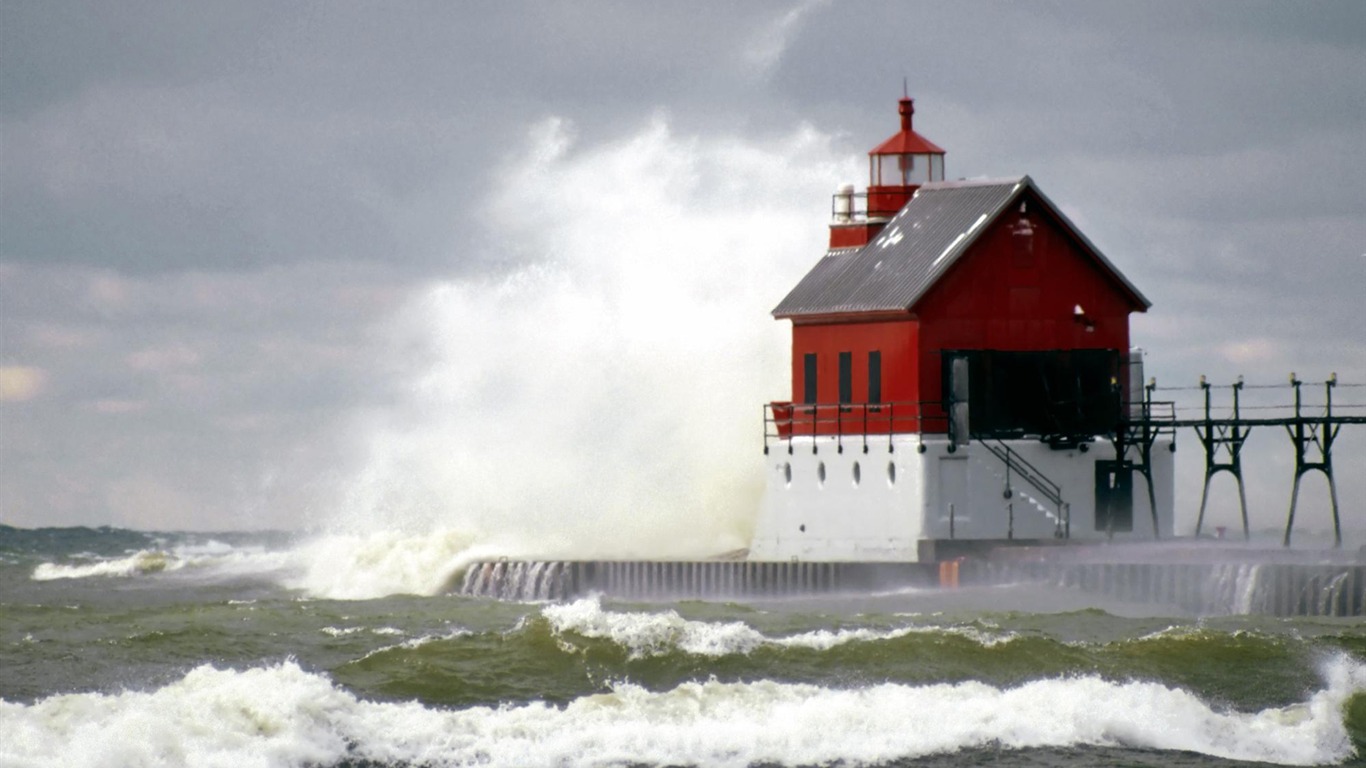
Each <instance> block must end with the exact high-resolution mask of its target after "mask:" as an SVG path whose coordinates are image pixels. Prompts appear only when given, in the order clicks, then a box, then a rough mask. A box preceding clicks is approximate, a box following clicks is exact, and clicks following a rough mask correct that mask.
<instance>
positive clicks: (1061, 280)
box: [915, 205, 1137, 400]
mask: <svg viewBox="0 0 1366 768" xmlns="http://www.w3.org/2000/svg"><path fill="white" fill-rule="evenodd" d="M1029 208H1030V211H1031V213H1030V217H1029V218H1030V223H1031V225H1032V227H1033V235H1032V236H1031V237H1029V238H1028V239H1027V240H1028V241H1032V242H1030V243H1029V247H1022V243H1021V242H1020V241H1021V240H1022V239H1023V238H1019V237H1016V236H1014V235H1012V234H1011V229H1012V228H1013V227H1014V226H1015V225H1016V223H1017V222H1018V220H1019V217H1018V214H1017V213H1015V212H1013V211H1012V212H1009V213H1006V214H1003V215H1002V216H1001V217H1000V218H999V219H998V220H997V221H996V222H994V223H993V224H992V225H990V227H989V228H988V230H987V231H986V232H984V233H983V234H982V236H981V237H980V238H979V239H978V240H977V242H975V243H974V244H973V246H972V248H971V250H970V251H969V252H968V253H966V254H964V256H963V258H961V259H960V260H959V261H958V262H957V263H956V264H955V265H954V267H953V268H952V269H951V270H950V271H949V272H948V273H947V274H945V275H944V276H943V277H942V278H940V280H939V282H938V283H937V284H936V285H935V287H934V289H933V290H931V291H930V293H929V294H928V295H926V296H925V297H924V298H923V299H922V300H921V301H920V303H919V304H918V305H917V306H916V307H915V309H916V310H917V314H918V316H919V317H920V322H921V326H922V331H921V337H920V351H919V356H920V391H921V393H922V395H923V397H924V399H925V400H939V399H940V397H941V391H940V390H941V382H942V378H941V371H940V361H941V357H940V352H941V351H942V350H945V349H998V350H1010V351H1031V350H1052V349H1115V350H1119V351H1120V352H1121V353H1122V354H1127V352H1128V349H1129V313H1130V312H1131V311H1133V310H1134V309H1137V307H1136V306H1135V305H1134V304H1133V303H1132V302H1131V300H1130V298H1129V295H1128V293H1127V291H1125V290H1124V289H1123V288H1122V287H1121V286H1120V285H1119V284H1118V283H1117V282H1115V281H1114V280H1112V279H1111V278H1110V277H1109V275H1108V274H1107V272H1106V270H1105V268H1104V267H1103V266H1101V265H1100V264H1099V263H1098V262H1097V261H1095V260H1094V259H1093V258H1092V257H1090V256H1089V255H1088V254H1087V253H1086V252H1085V251H1084V250H1082V247H1081V246H1080V245H1079V244H1078V243H1076V241H1074V240H1073V239H1072V238H1071V237H1070V236H1068V235H1067V233H1066V231H1065V230H1064V229H1063V227H1062V226H1061V224H1060V223H1059V222H1057V221H1054V220H1052V219H1051V217H1047V216H1045V215H1044V214H1043V206H1041V205H1030V206H1029ZM1077 305H1081V307H1082V308H1083V309H1084V310H1085V313H1086V318H1087V319H1088V320H1089V321H1090V324H1091V325H1092V326H1093V327H1094V330H1093V331H1090V332H1088V331H1087V330H1086V325H1087V323H1085V322H1079V321H1078V319H1077V318H1076V316H1075V314H1074V309H1075V307H1076V306H1077Z"/></svg>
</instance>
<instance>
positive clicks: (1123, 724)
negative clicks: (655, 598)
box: [0, 527, 1366, 767]
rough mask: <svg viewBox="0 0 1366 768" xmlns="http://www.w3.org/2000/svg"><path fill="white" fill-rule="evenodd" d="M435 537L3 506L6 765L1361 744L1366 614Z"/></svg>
mask: <svg viewBox="0 0 1366 768" xmlns="http://www.w3.org/2000/svg"><path fill="white" fill-rule="evenodd" d="M434 538H436V539H438V541H437V542H436V543H435V544H433V543H432V542H431V541H428V540H425V539H424V540H422V541H417V540H416V539H414V538H413V537H398V536H394V537H388V538H380V539H371V540H366V541H350V542H349V543H348V542H345V541H337V540H332V541H330V542H328V541H321V542H320V541H305V540H297V541H296V540H294V539H292V538H291V537H288V536H284V535H264V534H250V535H246V534H238V535H221V536H204V535H188V534H144V533H138V532H131V531H120V530H107V529H102V530H90V529H47V530H40V531H26V530H15V529H11V528H3V527H0V734H3V737H0V765H3V766H10V765H15V766H28V765H61V766H73V767H74V766H142V765H208V766H293V765H298V766H381V765H384V766H388V765H394V766H409V765H424V766H426V765H430V766H445V765H508V766H539V765H554V766H559V765H678V764H685V765H707V766H710V765H735V766H745V765H830V764H838V765H898V766H901V765H915V766H920V765H926V766H930V765H933V766H940V765H944V766H948V765H953V766H957V765H1031V766H1074V765H1076V766H1079V765H1139V766H1165V765H1186V766H1206V765H1217V766H1224V765H1239V764H1243V763H1249V762H1265V763H1278V764H1294V765H1313V764H1351V763H1353V762H1356V761H1360V759H1361V758H1360V757H1359V756H1362V755H1366V627H1363V626H1362V625H1361V622H1360V620H1350V619H1303V618H1301V619H1277V618H1270V617H1259V616H1222V617H1199V616H1167V615H1134V614H1133V613H1132V608H1131V607H1127V608H1126V607H1116V606H1095V605H1088V604H1087V603H1086V602H1085V601H1086V600H1088V599H1091V598H1088V597H1087V596H1085V595H1080V594H1077V595H1072V594H1059V593H1055V592H1049V593H1040V592H1031V591H1029V590H1028V589H1027V588H1023V587H1003V588H994V589H990V590H976V591H974V590H964V591H961V592H958V593H943V592H902V593H897V594H887V595H872V596H858V597H849V598H840V599H830V598H825V599H822V600H819V601H817V600H810V601H786V602H754V603H745V604H741V603H705V602H682V603H671V604H625V603H616V602H610V601H598V600H580V601H577V602H572V603H567V604H529V603H498V602H491V601H485V600H473V599H467V598H460V597H452V596H446V595H443V594H440V591H441V586H442V585H444V584H447V583H449V582H450V580H451V579H452V578H454V577H455V576H457V575H458V572H459V569H460V567H462V563H463V562H465V560H463V559H462V556H461V554H460V553H461V552H462V551H463V550H462V547H463V546H464V545H463V544H461V543H460V542H458V541H454V540H450V539H449V537H447V538H446V540H445V541H444V543H443V542H442V541H440V540H441V539H442V537H440V536H436V537H434ZM414 564H418V565H420V566H421V567H418V568H412V567H410V566H412V565H414ZM396 572H397V573H396ZM395 589H407V590H409V591H415V592H429V593H432V594H426V595H424V594H409V595H388V596H383V595H384V593H386V592H391V591H393V590H395ZM341 597H346V598H352V599H340V598H341ZM1126 611H1128V612H1126Z"/></svg>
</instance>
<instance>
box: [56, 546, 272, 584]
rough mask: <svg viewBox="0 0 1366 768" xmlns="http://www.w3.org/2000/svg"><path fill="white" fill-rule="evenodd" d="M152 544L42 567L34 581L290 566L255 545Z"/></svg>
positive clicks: (232, 573) (231, 573) (241, 572)
mask: <svg viewBox="0 0 1366 768" xmlns="http://www.w3.org/2000/svg"><path fill="white" fill-rule="evenodd" d="M153 544H154V546H153V547H151V548H147V549H140V550H138V551H135V552H124V553H120V554H119V555H112V556H103V557H101V556H98V555H94V554H92V553H88V552H86V553H81V554H79V555H73V556H70V557H68V558H63V559H67V560H71V559H75V560H77V561H76V562H43V563H39V564H38V565H37V566H35V567H34V569H33V573H32V576H31V578H32V579H33V580H34V581H54V580H58V579H89V578H98V577H137V576H149V575H153V574H161V573H172V572H176V571H185V572H191V571H192V572H195V573H197V574H202V575H220V576H225V577H238V576H245V575H253V574H255V575H264V574H268V573H277V572H279V571H280V570H281V569H282V568H284V567H286V566H287V564H288V558H287V556H286V555H285V554H284V553H281V552H278V551H269V550H267V549H265V548H264V547H261V546H255V545H247V546H240V547H235V546H233V545H231V544H227V543H225V542H222V541H218V540H216V539H210V540H208V541H197V540H190V541H185V542H180V543H177V544H170V543H169V542H167V541H166V540H165V539H156V540H154V541H153Z"/></svg>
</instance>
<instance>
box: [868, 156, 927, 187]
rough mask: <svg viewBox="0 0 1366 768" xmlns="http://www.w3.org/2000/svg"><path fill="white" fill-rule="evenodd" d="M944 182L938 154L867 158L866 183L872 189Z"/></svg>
mask: <svg viewBox="0 0 1366 768" xmlns="http://www.w3.org/2000/svg"><path fill="white" fill-rule="evenodd" d="M943 180H944V156H943V155H940V154H929V153H915V154H890V155H870V156H869V157H868V183H869V186H874V187H908V186H912V185H919V184H926V183H928V182H931V181H943Z"/></svg>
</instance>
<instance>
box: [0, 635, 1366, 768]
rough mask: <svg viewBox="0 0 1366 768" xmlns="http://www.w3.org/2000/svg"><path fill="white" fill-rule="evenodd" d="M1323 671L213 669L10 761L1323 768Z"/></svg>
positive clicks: (1330, 756) (46, 720) (85, 698)
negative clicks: (1011, 681)
mask: <svg viewBox="0 0 1366 768" xmlns="http://www.w3.org/2000/svg"><path fill="white" fill-rule="evenodd" d="M1324 676H1325V682H1326V685H1325V687H1324V688H1323V689H1322V690H1320V691H1318V692H1317V693H1315V694H1313V695H1312V696H1310V697H1309V698H1308V700H1306V701H1304V702H1301V703H1297V704H1294V705H1291V706H1288V707H1283V708H1271V709H1266V710H1262V711H1260V712H1229V711H1221V710H1218V709H1216V708H1212V707H1211V706H1209V705H1208V704H1206V703H1205V702H1203V701H1201V700H1200V699H1199V698H1198V697H1197V696H1195V695H1194V694H1192V693H1190V692H1188V691H1184V690H1181V689H1177V688H1170V687H1167V686H1164V685H1161V684H1158V683H1147V682H1128V683H1115V682H1109V681H1105V680H1101V679H1099V678H1095V677H1080V678H1066V679H1048V680H1039V681H1035V682H1030V683H1026V684H1024V685H1020V686H1018V687H1015V688H1006V689H1002V688H996V687H993V686H990V685H986V684H984V683H978V682H965V683H958V684H953V685H949V684H939V685H924V686H908V685H899V684H883V685H875V686H870V687H862V688H852V689H830V688H823V687H819V686H813V685H806V684H788V683H777V682H769V681H759V682H749V683H722V682H717V681H708V682H690V683H685V684H682V685H679V686H678V687H676V688H673V689H671V690H666V691H650V690H647V689H645V688H643V687H641V686H638V685H635V684H631V683H618V684H616V685H614V686H613V687H612V688H611V689H610V690H609V691H608V692H606V693H601V694H595V695H590V696H584V697H582V698H579V699H577V700H575V701H573V702H571V703H569V704H568V705H567V706H565V707H564V708H562V709H561V708H555V707H552V706H550V705H547V704H544V703H539V702H537V703H531V704H526V705H522V706H515V707H508V706H505V707H500V708H489V707H472V708H469V709H463V710H454V711H453V710H443V709H431V708H427V707H424V706H422V705H420V704H417V703H378V702H370V701H363V700H359V699H357V698H356V697H355V696H353V695H352V694H350V693H349V692H347V691H345V690H343V689H341V688H339V687H338V686H336V685H334V684H333V683H332V682H331V681H330V680H328V679H327V678H326V677H324V676H322V675H318V674H313V673H309V672H306V671H304V670H302V669H301V668H300V667H299V666H298V665H297V664H295V663H293V662H285V663H282V664H279V665H275V666H270V667H264V668H257V669H250V670H245V671H228V670H219V669H215V668H213V667H209V666H203V667H199V668H198V669H195V670H193V671H192V672H190V673H189V674H188V675H186V677H184V678H183V679H182V680H180V681H178V682H176V683H174V684H172V685H169V686H167V687H165V688H162V689H160V690H157V691H151V692H127V693H120V694H114V695H105V694H98V693H82V694H67V695H62V696H53V697H50V698H47V699H44V700H41V701H38V702H36V703H34V704H31V705H21V704H12V703H5V702H0V720H2V721H3V722H4V723H5V724H6V728H5V730H6V734H7V737H6V739H5V740H4V742H3V743H0V763H3V764H5V765H14V766H48V765H61V766H63V767H64V768H84V767H86V766H90V767H92V768H93V767H95V766H114V765H117V766H130V767H136V766H152V765H168V764H187V765H201V766H248V767H252V766H261V767H262V768H265V767H267V766H272V767H273V766H293V765H322V766H326V765H334V764H337V763H339V762H342V761H344V760H345V761H374V762H379V763H397V764H423V765H434V766H439V765H470V764H479V765H490V766H540V765H547V766H549V765H566V764H577V765H585V764H597V765H602V764H628V763H630V764H633V763H641V764H665V763H667V764H679V763H683V764H704V765H723V766H744V765H750V764H753V763H772V764H778V765H796V764H814V763H827V762H834V761H837V760H842V761H844V763H846V764H854V765H866V764H877V763H885V762H887V761H892V760H898V759H908V758H915V757H918V756H923V755H930V754H936V753H949V752H953V751H957V750H960V749H964V748H971V747H985V746H991V747H996V748H1003V749H1021V748H1031V747H1071V746H1081V745H1094V746H1113V747H1130V748H1143V749H1158V750H1184V751H1190V752H1197V753H1201V754H1206V755H1211V756H1216V757H1222V758H1228V759H1233V760H1253V761H1264V762H1269V763H1279V764H1288V765H1315V764H1327V763H1336V762H1341V761H1344V760H1346V759H1347V758H1349V757H1351V756H1352V755H1353V751H1352V746H1351V742H1350V740H1349V737H1348V734H1347V731H1346V727H1345V725H1344V722H1343V712H1342V710H1343V706H1344V703H1345V702H1346V700H1347V698H1348V697H1349V696H1351V695H1353V694H1357V693H1362V692H1366V665H1363V664H1362V663H1361V662H1357V661H1353V660H1350V659H1348V658H1346V657H1339V658H1337V659H1335V660H1333V661H1331V662H1329V663H1328V664H1327V665H1326V667H1325V669H1324ZM832 724H833V725H836V726H837V727H832Z"/></svg>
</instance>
